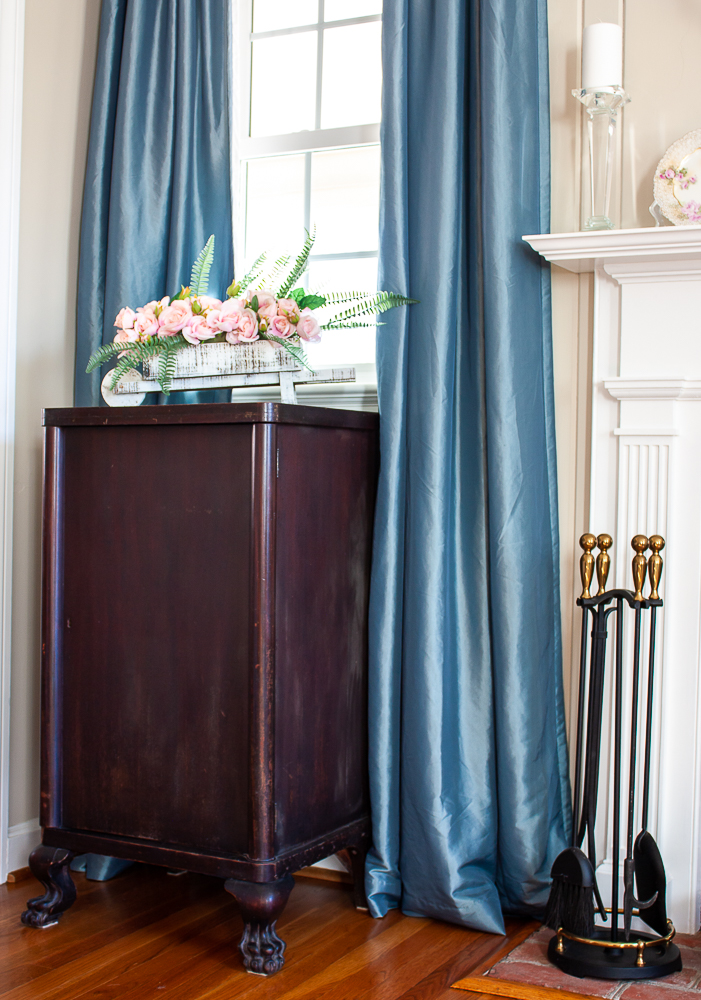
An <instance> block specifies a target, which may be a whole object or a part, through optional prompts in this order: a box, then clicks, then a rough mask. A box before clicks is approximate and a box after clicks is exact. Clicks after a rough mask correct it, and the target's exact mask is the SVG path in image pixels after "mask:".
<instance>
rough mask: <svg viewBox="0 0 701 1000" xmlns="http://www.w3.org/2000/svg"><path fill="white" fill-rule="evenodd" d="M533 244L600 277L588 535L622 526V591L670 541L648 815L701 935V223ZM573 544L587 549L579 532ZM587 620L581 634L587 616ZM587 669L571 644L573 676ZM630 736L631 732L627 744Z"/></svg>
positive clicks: (682, 927) (686, 920)
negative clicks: (637, 550) (648, 556)
mask: <svg viewBox="0 0 701 1000" xmlns="http://www.w3.org/2000/svg"><path fill="white" fill-rule="evenodd" d="M524 239H525V240H526V241H527V242H528V243H529V244H530V245H531V246H532V247H533V248H534V249H535V250H537V251H538V252H539V253H540V254H542V256H543V257H545V258H546V259H547V260H549V261H552V263H554V264H558V265H559V266H561V267H564V268H566V269H568V270H570V271H573V272H585V271H590V272H593V276H594V282H593V283H594V297H593V353H592V380H591V390H590V391H591V410H590V413H591V416H590V418H589V419H590V421H591V423H590V425H589V427H588V432H589V433H588V435H587V437H588V443H587V446H590V448H591V452H590V460H589V461H590V464H589V472H590V487H589V495H588V498H587V504H586V506H587V517H586V520H585V523H584V524H582V525H580V526H579V527H580V530H582V529H584V530H590V531H592V532H594V533H595V534H599V533H600V532H603V531H606V532H608V533H609V534H611V535H613V537H614V548H613V550H612V553H611V554H612V557H613V566H612V572H611V580H612V581H613V582H614V585H615V586H616V587H626V588H630V586H631V582H632V576H631V558H632V556H633V551H632V549H631V547H630V539H631V537H632V536H633V535H634V534H637V533H642V534H646V535H650V534H653V533H659V534H661V535H663V536H664V537H665V538H666V540H667V546H666V548H665V551H664V552H663V558H664V562H665V566H664V574H663V578H662V589H661V593H662V596H663V598H664V601H665V607H664V609H663V613H662V614H661V615H659V616H658V622H659V632H658V645H657V649H658V651H659V652H658V656H657V660H656V669H655V701H654V719H653V743H652V771H651V779H652V780H651V795H650V816H649V824H650V831H651V833H652V834H653V836H654V837H655V838H656V839H657V841H658V843H659V845H660V850H661V853H662V857H663V858H664V863H665V867H666V870H667V890H668V891H667V905H668V910H669V913H670V915H671V918H672V920H673V921H674V924H675V926H676V928H677V930H678V931H681V932H686V933H689V932H695V931H697V930H698V928H699V922H700V921H699V912H700V910H701V884H700V876H701V791H700V789H701V568H700V566H701V463H700V462H699V460H698V455H699V451H701V407H700V406H698V405H696V404H697V403H698V402H699V401H701V314H700V313H699V308H698V303H699V301H701V226H684V227H666V228H649V229H629V230H608V231H605V232H591V233H555V234H545V235H542V236H528V237H524ZM564 544H566V545H568V546H570V547H571V548H572V549H576V548H577V544H576V539H569V540H567V541H565V543H564ZM575 622H576V626H575V627H576V628H577V629H578V626H579V618H578V617H577V618H576V619H575ZM624 644H625V650H627V652H624V662H625V664H626V668H625V669H626V671H627V672H626V674H625V676H624V704H630V694H631V676H630V651H631V648H632V636H631V635H630V634H626V635H624ZM611 653H612V650H610V649H609V652H608V655H611ZM643 662H646V659H645V651H643ZM577 669H578V659H577V655H576V653H574V652H573V663H572V672H573V674H574V675H575V676H576V672H577ZM609 676H610V672H609ZM572 689H573V704H571V705H570V708H571V709H573V708H574V709H575V711H574V712H572V711H571V713H570V717H571V718H576V705H575V704H574V702H575V701H576V697H577V685H576V684H573V685H572ZM606 698H607V700H606V703H605V716H604V729H603V740H602V762H601V772H600V773H601V775H602V781H601V787H600V789H599V809H598V814H597V816H598V818H597V830H596V839H597V856H598V857H599V858H601V859H602V864H601V866H600V868H599V873H600V875H601V879H602V881H601V885H602V891H606V889H607V886H608V885H609V884H610V882H609V880H610V877H611V873H612V871H613V869H614V863H615V861H617V860H618V859H614V857H613V855H612V825H613V815H612V795H611V791H612V789H611V776H610V767H609V763H610V757H609V755H610V751H611V733H612V729H613V726H612V721H613V720H612V709H613V706H612V697H611V690H610V687H609V689H608V690H607V693H606ZM629 726H630V719H626V720H625V723H624V727H625V728H628V731H629ZM639 731H641V730H639ZM625 740H626V735H625V732H624V746H625ZM680 761H681V762H683V764H682V766H680ZM604 879H605V881H604Z"/></svg>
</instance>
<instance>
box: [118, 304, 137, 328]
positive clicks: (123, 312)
mask: <svg viewBox="0 0 701 1000" xmlns="http://www.w3.org/2000/svg"><path fill="white" fill-rule="evenodd" d="M135 319H136V313H135V312H134V310H133V309H130V308H129V306H125V307H124V309H120V310H119V312H118V313H117V318H116V319H115V321H114V325H115V326H118V327H120V328H121V329H122V330H133V329H134V320H135Z"/></svg>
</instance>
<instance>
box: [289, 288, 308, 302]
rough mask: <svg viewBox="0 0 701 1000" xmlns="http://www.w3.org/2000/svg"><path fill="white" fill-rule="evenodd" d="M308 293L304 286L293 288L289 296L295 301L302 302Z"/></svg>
mask: <svg viewBox="0 0 701 1000" xmlns="http://www.w3.org/2000/svg"><path fill="white" fill-rule="evenodd" d="M306 294H307V293H306V292H305V290H304V289H303V288H293V289H292V291H291V292H290V294H289V295H288V298H290V299H294V300H295V302H301V300H302V299H303V298H304V296H305V295H306Z"/></svg>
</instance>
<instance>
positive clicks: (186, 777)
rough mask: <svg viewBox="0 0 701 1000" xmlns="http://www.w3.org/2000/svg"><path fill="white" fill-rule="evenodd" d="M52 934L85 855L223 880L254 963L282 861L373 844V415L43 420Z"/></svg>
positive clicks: (210, 411) (284, 874) (266, 944)
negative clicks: (74, 867) (77, 860)
mask: <svg viewBox="0 0 701 1000" xmlns="http://www.w3.org/2000/svg"><path fill="white" fill-rule="evenodd" d="M45 425H46V451H45V484H44V490H45V493H44V581H43V587H44V591H43V602H44V603H43V668H42V669H43V679H42V687H43V695H42V697H43V706H42V791H41V796H42V802H41V822H42V826H43V827H44V833H43V846H42V847H40V848H38V849H37V851H35V852H34V854H33V856H32V862H31V864H32V868H33V870H34V873H35V874H36V875H37V877H39V878H40V879H41V880H42V881H43V882H44V884H45V886H46V887H47V893H46V895H45V896H43V897H40V898H39V899H38V900H33V901H31V903H30V904H29V909H28V910H27V912H26V913H25V914H24V916H23V920H24V921H25V923H28V924H30V925H33V926H46V925H47V924H48V923H51V922H53V921H55V920H56V919H57V917H58V915H59V914H60V913H61V912H62V911H63V910H65V909H66V908H67V907H68V906H69V905H70V903H71V902H72V899H73V898H74V896H75V890H74V889H73V888H72V883H71V880H70V876H69V874H68V867H67V865H68V862H69V860H70V858H71V857H72V855H73V853H76V852H81V853H82V852H94V853H98V854H104V855H111V856H113V857H118V858H128V859H132V860H135V861H144V862H149V863H152V864H159V865H166V866H169V867H176V868H183V869H187V870H190V871H195V872H202V873H205V874H209V875H215V876H219V877H221V878H222V879H226V880H227V881H226V888H227V889H228V890H229V891H230V892H231V893H232V894H233V895H234V896H235V897H236V898H237V900H238V901H239V904H240V906H241V909H242V913H243V916H244V922H245V924H246V930H245V933H244V938H243V940H242V943H241V949H242V952H243V954H244V960H245V962H246V964H247V967H248V968H250V969H251V971H256V972H263V973H264V974H270V973H272V972H275V971H277V970H278V969H279V968H280V967H281V965H282V960H283V959H282V952H283V949H284V945H283V944H282V942H280V940H279V939H278V938H277V936H276V934H275V920H276V919H277V916H278V915H279V913H280V912H281V910H282V907H283V906H284V904H285V901H286V899H287V896H288V895H289V891H290V888H291V886H292V884H293V881H292V879H291V877H290V876H291V873H292V872H294V871H296V870H298V869H299V868H301V867H304V866H306V865H309V864H312V863H313V862H315V861H318V860H320V859H321V858H324V857H326V856H328V855H329V854H331V853H333V852H336V851H338V850H340V849H348V850H349V851H350V852H351V856H352V857H353V858H354V861H355V867H356V874H357V877H358V883H359V885H360V884H361V883H362V873H361V870H362V864H363V859H364V854H365V852H366V850H367V846H368V839H369V833H370V826H369V804H368V785H367V748H366V743H367V722H366V689H367V609H368V588H369V574H370V555H371V539H372V523H373V511H374V502H375V487H376V479H377V464H378V455H377V448H378V444H377V427H378V418H377V416H376V415H375V414H367V413H359V412H351V411H344V410H329V409H320V408H317V407H307V406H290V405H283V404H274V403H258V404H247V403H241V404H211V405H200V406H182V405H175V406H163V407H155V406H153V407H149V406H142V407H128V408H122V409H103V408H99V409H98V408H95V409H90V408H85V409H83V408H81V409H67V410H47V411H46V412H45Z"/></svg>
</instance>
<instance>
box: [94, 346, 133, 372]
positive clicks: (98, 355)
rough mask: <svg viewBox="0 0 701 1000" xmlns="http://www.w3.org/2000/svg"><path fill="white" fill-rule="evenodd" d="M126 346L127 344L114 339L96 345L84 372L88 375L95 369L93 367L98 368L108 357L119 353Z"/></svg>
mask: <svg viewBox="0 0 701 1000" xmlns="http://www.w3.org/2000/svg"><path fill="white" fill-rule="evenodd" d="M128 347H129V345H128V344H124V343H121V344H116V343H114V341H112V342H111V343H109V344H103V345H102V347H98V349H97V350H96V351H95V353H94V354H92V355H91V357H90V360H89V361H88V367H87V368H86V369H85V371H86V373H87V374H88V375H89V374H90V372H93V371H95V369H96V368H99V367H100V365H104V363H105V361H109V359H110V358H113V357H114V355H115V354H119V353H120V352H121V351H124V350H126V349H127V348H128Z"/></svg>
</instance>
